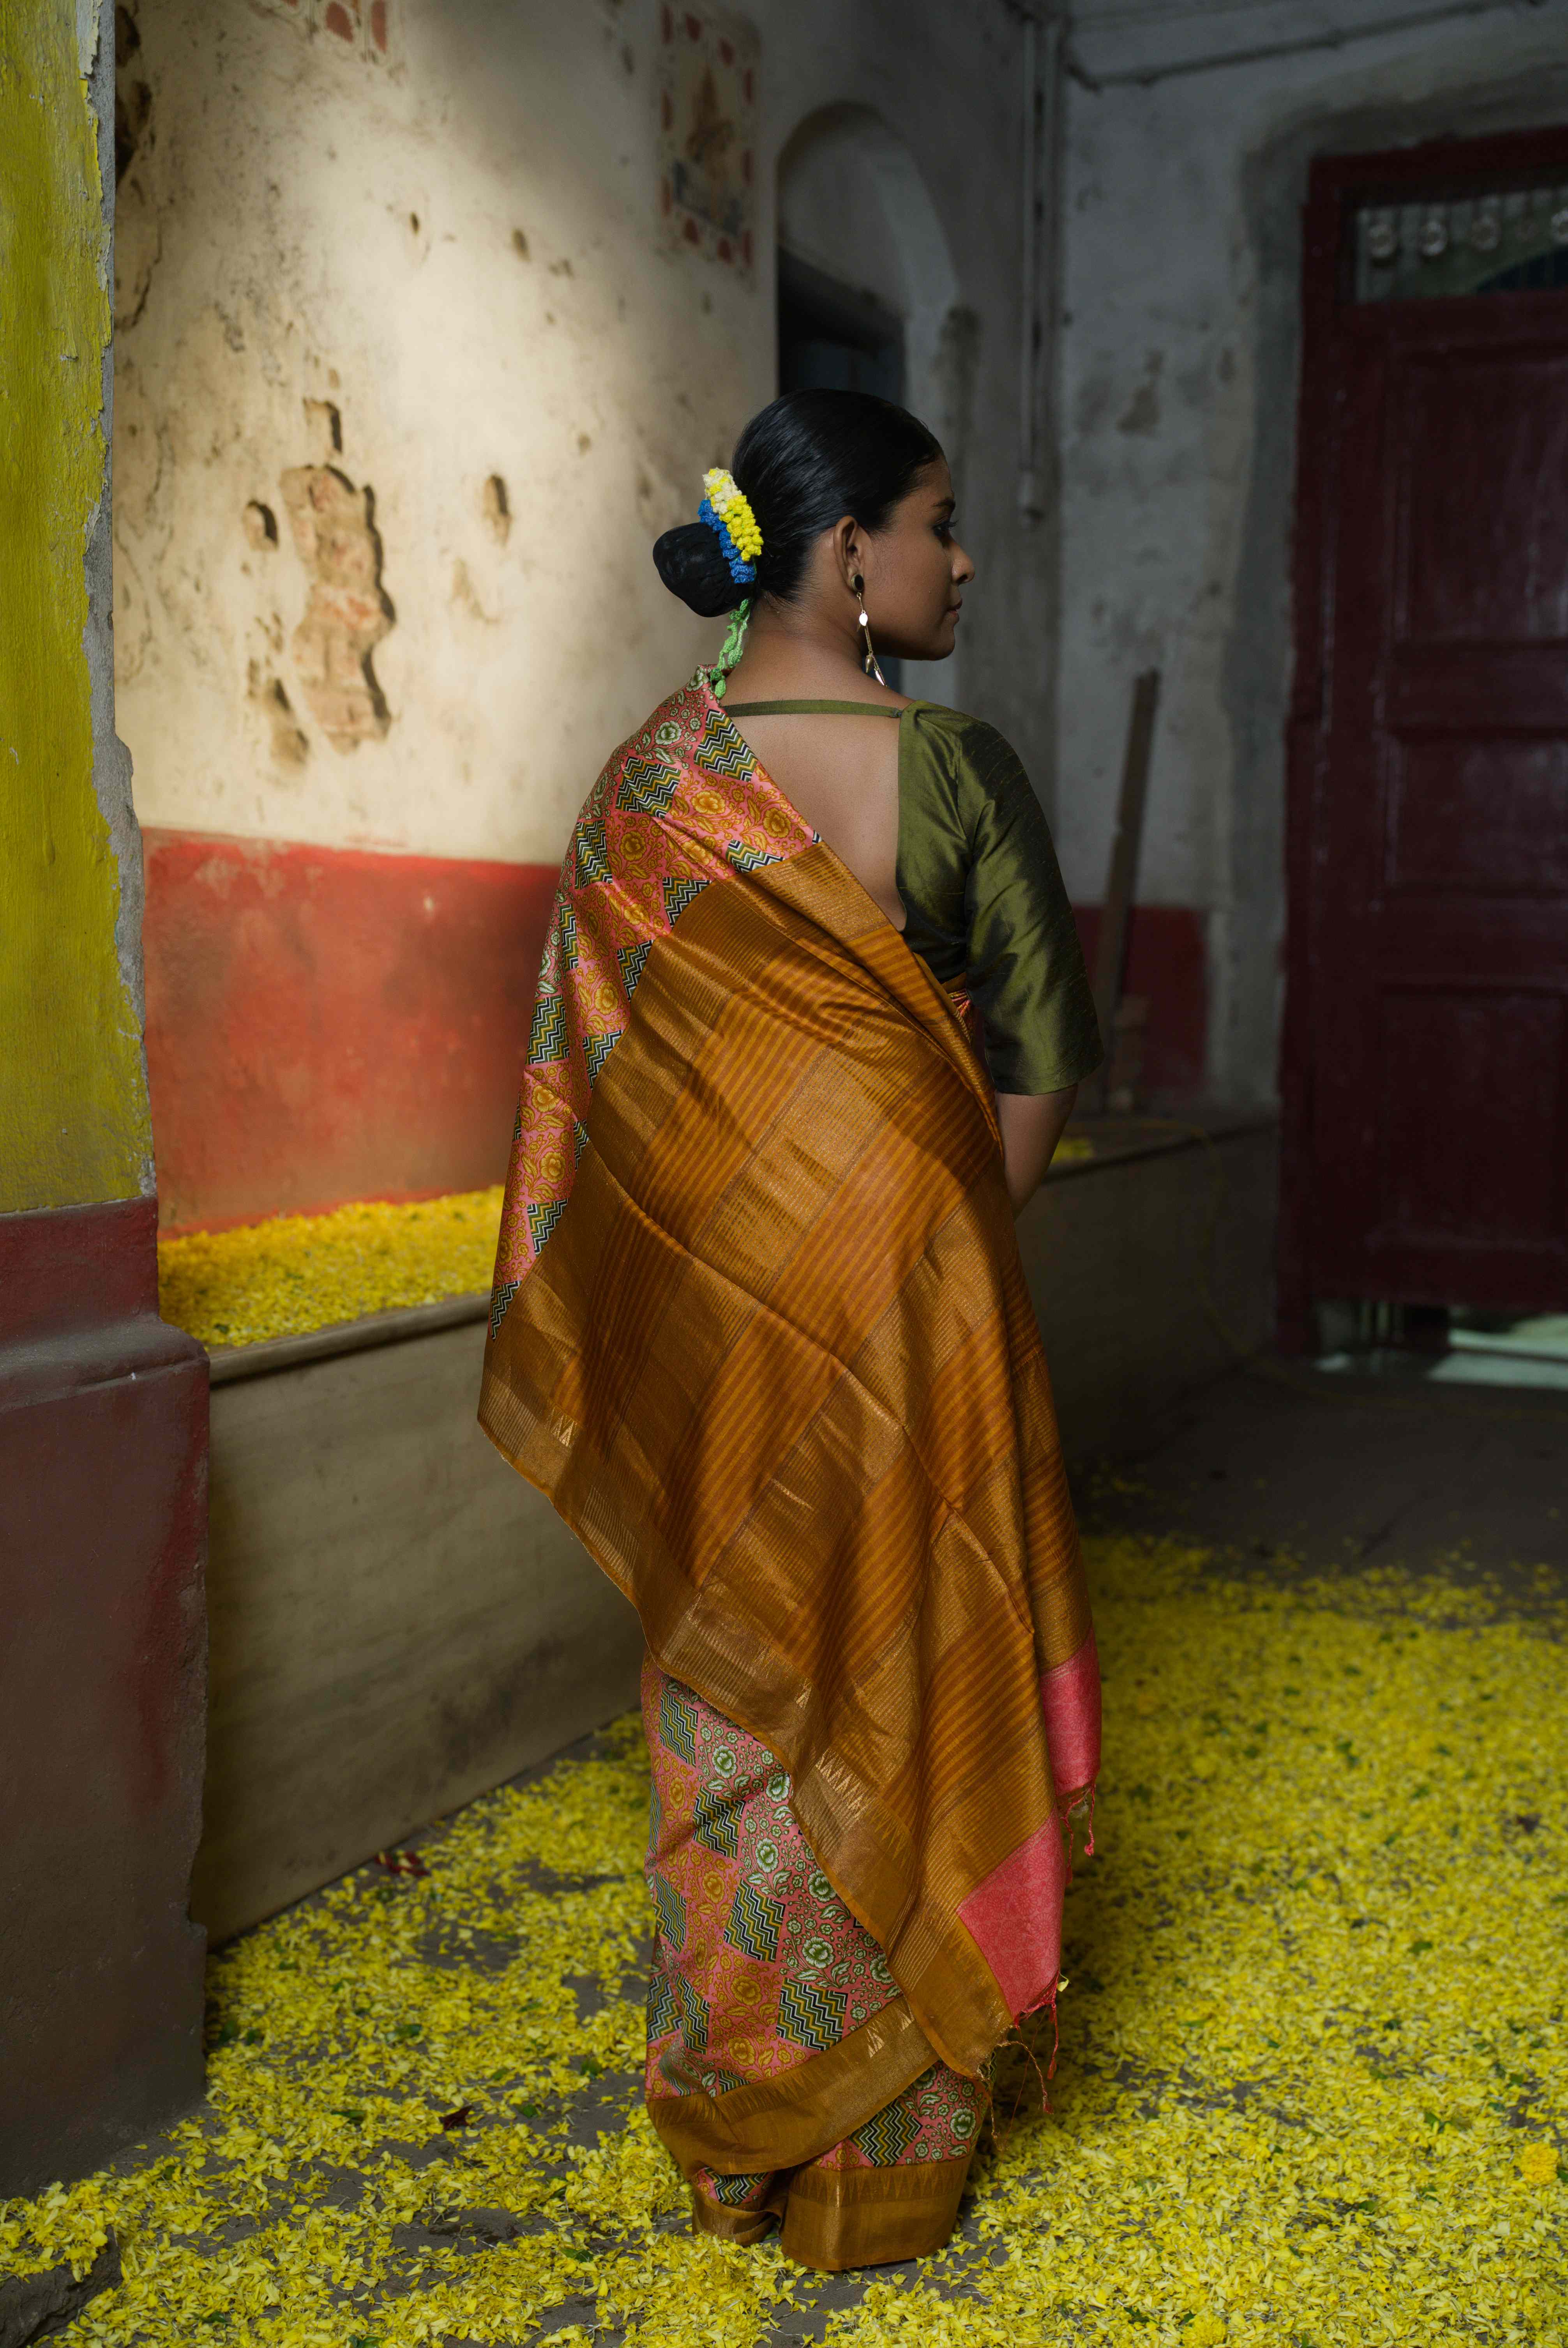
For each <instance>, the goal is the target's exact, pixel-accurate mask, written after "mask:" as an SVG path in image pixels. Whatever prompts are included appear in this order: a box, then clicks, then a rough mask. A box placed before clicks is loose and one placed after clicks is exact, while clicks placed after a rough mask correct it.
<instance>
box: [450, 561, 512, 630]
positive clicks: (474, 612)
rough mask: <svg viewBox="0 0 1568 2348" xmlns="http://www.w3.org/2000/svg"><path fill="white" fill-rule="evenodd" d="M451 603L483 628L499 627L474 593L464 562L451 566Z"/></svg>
mask: <svg viewBox="0 0 1568 2348" xmlns="http://www.w3.org/2000/svg"><path fill="white" fill-rule="evenodd" d="M452 601H453V602H454V603H456V606H457V608H458V610H459V611H461V612H466V613H467V614H468V616H469V618H470V619H471V620H478V621H480V622H481V623H482V624H483V625H484V626H485V627H487V628H498V627H499V626H500V624H501V623H500V620H499V619H498V617H497V614H496V613H493V612H487V611H486V609H485V607H484V605H483V604H482V603H481V602H480V601H479V598H478V596H477V593H476V592H475V589H474V582H473V581H472V580H471V579H470V578H469V576H468V566H467V564H466V562H462V561H458V562H455V563H454V564H453V566H452Z"/></svg>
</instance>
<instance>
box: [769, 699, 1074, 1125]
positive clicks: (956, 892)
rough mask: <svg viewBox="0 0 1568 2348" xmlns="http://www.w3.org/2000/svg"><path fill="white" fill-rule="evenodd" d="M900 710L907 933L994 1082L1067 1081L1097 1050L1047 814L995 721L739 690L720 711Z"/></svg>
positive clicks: (1017, 1085)
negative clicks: (981, 1038) (957, 997)
mask: <svg viewBox="0 0 1568 2348" xmlns="http://www.w3.org/2000/svg"><path fill="white" fill-rule="evenodd" d="M791 714H798V715H800V716H856V717H894V718H897V720H898V728H899V732H898V861H897V888H898V894H899V897H900V898H901V900H902V901H903V905H904V911H905V928H904V938H905V942H906V943H907V945H908V946H909V948H910V949H911V951H912V952H913V953H917V954H918V955H919V956H920V959H921V960H922V962H924V963H926V964H927V968H928V969H929V970H930V971H931V973H932V974H933V976H935V977H936V978H937V979H938V980H939V981H940V983H941V984H942V985H943V986H945V987H949V988H953V987H960V988H962V989H963V990H964V991H965V992H966V993H967V994H968V996H969V997H970V1000H971V1001H972V1002H973V1003H974V1004H975V1007H976V1009H977V1010H978V1011H979V1014H980V1018H981V1021H982V1023H983V1027H984V1032H985V1040H986V1058H987V1061H988V1063H989V1067H990V1072H991V1078H992V1081H993V1083H994V1084H995V1086H996V1088H997V1090H998V1092H1000V1093H1053V1092H1060V1091H1061V1090H1062V1088H1063V1087H1064V1086H1067V1085H1075V1084H1078V1083H1079V1082H1080V1081H1081V1079H1082V1078H1083V1077H1084V1076H1089V1075H1091V1073H1092V1072H1093V1070H1094V1069H1096V1068H1097V1067H1098V1066H1100V1062H1101V1059H1102V1051H1101V1044H1100V1030H1099V1026H1098V1025H1097V1023H1096V1020H1095V1016H1094V998H1093V995H1092V994H1091V991H1090V985H1089V975H1088V973H1087V972H1086V971H1085V969H1084V967H1083V953H1082V949H1081V946H1080V945H1079V942H1078V931H1077V928H1076V925H1075V924H1074V922H1073V919H1072V908H1071V905H1070V904H1069V902H1068V898H1067V891H1066V889H1065V888H1064V886H1063V885H1062V879H1061V868H1060V866H1059V865H1058V863H1057V860H1056V850H1055V849H1054V847H1053V846H1052V844H1051V838H1050V825H1049V824H1048V823H1047V822H1046V819H1045V813H1044V810H1043V809H1042V808H1041V807H1040V801H1039V800H1038V799H1037V798H1036V797H1035V795H1034V791H1033V788H1032V787H1031V786H1030V779H1029V777H1028V776H1027V775H1026V774H1025V773H1024V770H1023V768H1022V767H1021V766H1020V763H1019V760H1018V757H1017V755H1016V754H1015V752H1014V751H1013V750H1012V749H1011V748H1010V747H1009V745H1008V744H1007V743H1006V742H1005V741H1004V740H1003V739H1002V737H1001V736H1000V735H999V733H998V732H997V731H996V729H995V727H994V726H987V725H986V724H984V723H983V721H982V720H981V719H979V718H978V717H965V716H961V715H960V713H959V712H958V710H956V709H943V708H941V707H940V706H939V705H938V704H937V703H935V702H930V701H912V702H910V703H909V704H908V705H907V707H905V708H903V709H901V710H900V709H889V708H887V707H886V705H884V704H882V703H878V702H867V701H746V702H737V703H735V704H734V705H733V706H732V707H730V708H729V711H728V715H729V716H732V717H773V716H787V715H791Z"/></svg>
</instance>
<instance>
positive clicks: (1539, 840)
mask: <svg viewBox="0 0 1568 2348" xmlns="http://www.w3.org/2000/svg"><path fill="white" fill-rule="evenodd" d="M1563 718H1564V726H1565V728H1568V710H1565V711H1564V713H1563ZM1407 722H1408V721H1407ZM1392 723H1393V725H1394V726H1395V727H1397V726H1399V716H1398V714H1397V713H1396V714H1394V715H1393V717H1392ZM1383 880H1384V887H1385V889H1386V890H1388V891H1390V892H1392V891H1410V892H1419V891H1433V892H1436V893H1439V894H1445V893H1446V894H1449V895H1458V894H1460V893H1461V892H1462V893H1464V894H1466V895H1468V896H1470V897H1472V898H1474V897H1561V896H1563V895H1564V894H1565V893H1568V740H1554V741H1551V740H1549V741H1542V740H1532V739H1531V738H1530V737H1529V736H1491V737H1490V738H1487V737H1485V736H1481V737H1478V736H1474V735H1471V734H1467V733H1465V732H1462V731H1459V730H1456V731H1455V732H1453V733H1451V734H1440V735H1434V736H1415V735H1412V734H1411V733H1409V732H1407V733H1406V734H1405V735H1404V736H1403V737H1402V738H1401V737H1400V736H1399V735H1398V734H1397V733H1396V736H1395V739H1394V741H1393V743H1392V745H1391V748H1390V754H1389V839H1388V853H1387V858H1386V860H1385V864H1384V873H1383Z"/></svg>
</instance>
